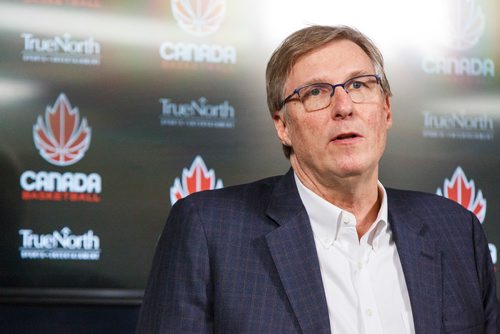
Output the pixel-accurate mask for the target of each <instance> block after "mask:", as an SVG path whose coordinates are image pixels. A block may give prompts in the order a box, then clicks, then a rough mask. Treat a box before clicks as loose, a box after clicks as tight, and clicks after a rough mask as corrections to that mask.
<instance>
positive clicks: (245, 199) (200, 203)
mask: <svg viewBox="0 0 500 334" xmlns="http://www.w3.org/2000/svg"><path fill="white" fill-rule="evenodd" d="M283 177H284V176H272V177H268V178H265V179H261V180H258V181H254V182H250V183H245V184H239V185H234V186H229V187H225V188H221V189H214V190H205V191H200V192H196V193H193V194H191V195H189V196H187V197H185V198H183V199H181V200H179V201H177V203H176V204H175V205H174V207H176V206H183V207H191V206H196V207H205V208H230V207H235V206H240V207H241V206H249V205H250V206H251V205H256V204H258V203H262V204H266V203H268V202H269V199H270V197H271V194H272V191H273V189H274V186H275V185H276V183H277V182H278V181H279V180H281V179H282V178H283Z"/></svg>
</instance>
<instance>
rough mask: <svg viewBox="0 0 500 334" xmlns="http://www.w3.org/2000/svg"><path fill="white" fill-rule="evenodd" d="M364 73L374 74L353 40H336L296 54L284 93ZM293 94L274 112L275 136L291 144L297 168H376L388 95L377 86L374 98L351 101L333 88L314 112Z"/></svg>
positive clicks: (335, 173)
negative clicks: (328, 100)
mask: <svg viewBox="0 0 500 334" xmlns="http://www.w3.org/2000/svg"><path fill="white" fill-rule="evenodd" d="M364 74H375V70H374V67H373V64H372V62H371V60H370V58H369V57H368V55H367V54H366V53H365V52H364V51H363V50H362V49H361V48H360V47H359V46H358V45H356V44H355V43H353V42H351V41H348V40H339V41H334V42H332V43H329V44H327V45H325V46H323V47H322V48H320V49H318V50H315V51H312V52H311V53H308V54H306V55H304V56H302V57H301V58H299V59H298V61H297V62H296V64H295V65H294V66H293V68H292V70H291V73H290V75H289V76H288V78H287V80H286V82H285V96H288V95H289V94H291V93H292V92H293V90H294V89H296V88H297V87H301V86H304V85H306V84H309V83H314V82H327V83H332V84H337V83H342V82H345V81H346V80H348V79H350V78H352V77H355V76H359V75H364ZM377 88H378V87H377ZM295 97H297V95H295V96H294V99H293V100H292V101H290V102H288V103H287V104H286V106H285V107H284V108H282V110H281V111H280V112H277V113H276V114H275V115H274V123H275V127H276V131H277V133H278V137H279V138H280V140H281V142H282V143H283V144H285V145H288V146H291V147H292V148H293V153H292V156H291V157H290V161H291V163H292V166H293V167H294V169H295V170H297V168H300V169H301V170H302V171H303V172H304V173H306V174H307V176H308V177H312V178H314V179H318V178H319V179H325V178H326V179H328V178H330V177H337V178H338V177H341V178H347V177H352V176H354V177H355V176H362V175H372V174H370V173H377V172H378V162H379V160H380V158H381V157H382V154H383V152H384V148H385V143H386V137H387V130H388V129H389V128H390V126H391V122H392V121H391V110H390V101H389V97H386V96H385V95H384V94H383V93H382V90H381V89H380V92H377V94H376V97H375V98H374V99H372V100H370V101H368V102H365V103H358V104H355V103H353V102H352V101H351V99H350V97H349V95H348V94H347V93H346V92H345V91H344V90H343V89H342V88H341V87H337V88H336V89H335V94H334V96H333V97H332V101H331V103H330V105H329V106H328V107H326V108H324V109H321V110H317V111H312V112H308V111H306V110H305V109H304V107H303V105H302V103H301V102H300V100H299V99H298V98H297V99H295ZM375 176H376V174H375Z"/></svg>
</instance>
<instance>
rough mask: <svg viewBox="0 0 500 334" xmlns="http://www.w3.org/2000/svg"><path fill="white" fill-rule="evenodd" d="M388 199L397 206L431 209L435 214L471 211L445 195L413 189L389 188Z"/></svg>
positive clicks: (387, 190) (467, 212)
mask: <svg viewBox="0 0 500 334" xmlns="http://www.w3.org/2000/svg"><path fill="white" fill-rule="evenodd" d="M386 192H387V197H388V201H389V202H392V203H391V204H392V205H393V206H394V207H395V208H398V209H399V208H406V209H410V208H412V209H415V210H424V211H431V212H433V213H435V214H440V213H455V214H464V215H470V213H471V212H470V211H469V210H467V209H466V208H464V207H463V206H462V205H460V204H459V203H457V202H455V201H453V200H451V199H448V198H446V197H444V196H440V195H436V194H431V193H426V192H421V191H413V190H402V189H393V188H387V189H386Z"/></svg>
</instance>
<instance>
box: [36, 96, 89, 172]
mask: <svg viewBox="0 0 500 334" xmlns="http://www.w3.org/2000/svg"><path fill="white" fill-rule="evenodd" d="M90 137H91V128H90V127H89V126H88V125H87V120H86V119H85V118H83V119H82V120H81V122H80V115H79V111H78V108H76V107H75V108H73V107H72V106H71V104H70V102H69V100H68V98H67V97H66V95H64V93H61V94H60V95H59V97H58V98H57V100H56V102H55V103H54V105H53V106H52V107H51V106H47V108H46V109H45V117H44V118H42V116H38V119H37V122H36V124H35V125H34V126H33V140H34V142H35V146H36V148H37V149H38V151H39V152H40V155H41V156H42V157H43V158H44V159H45V160H47V161H48V162H50V163H51V164H54V165H56V166H69V165H72V164H74V163H76V162H78V161H79V160H80V159H82V158H83V156H84V155H85V152H86V151H87V150H88V148H89V146H90Z"/></svg>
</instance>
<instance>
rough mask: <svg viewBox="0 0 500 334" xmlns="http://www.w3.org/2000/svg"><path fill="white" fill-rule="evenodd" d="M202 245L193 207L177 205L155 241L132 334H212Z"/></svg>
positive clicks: (210, 300) (203, 239)
mask: <svg viewBox="0 0 500 334" xmlns="http://www.w3.org/2000/svg"><path fill="white" fill-rule="evenodd" d="M211 287H212V280H211V275H210V265H209V256H208V244H207V238H206V235H205V231H204V228H203V225H202V221H201V219H200V216H199V214H198V212H197V210H196V206H195V204H194V203H192V201H188V200H180V201H178V202H177V203H176V204H175V205H174V207H173V208H172V210H171V212H170V215H169V217H168V219H167V222H166V224H165V227H164V230H163V233H162V235H161V237H160V239H159V241H158V245H157V247H156V252H155V256H154V259H153V265H152V269H151V273H150V276H149V280H148V284H147V286H146V290H145V294H144V300H143V304H142V308H141V312H140V315H139V321H138V326H137V333H138V334H155V333H162V334H163V333H176V334H177V333H211V332H213V309H212V304H213V291H212V288H211Z"/></svg>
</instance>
